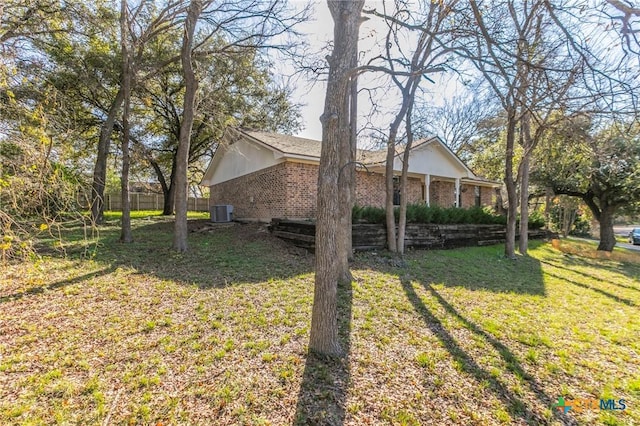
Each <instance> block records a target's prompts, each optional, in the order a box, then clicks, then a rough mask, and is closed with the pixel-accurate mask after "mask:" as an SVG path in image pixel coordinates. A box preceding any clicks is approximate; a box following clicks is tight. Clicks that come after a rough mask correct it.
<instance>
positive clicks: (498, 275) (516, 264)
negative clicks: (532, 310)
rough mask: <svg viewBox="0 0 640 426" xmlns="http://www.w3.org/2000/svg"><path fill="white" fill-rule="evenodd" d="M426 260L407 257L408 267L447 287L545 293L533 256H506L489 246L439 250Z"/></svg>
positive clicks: (529, 293)
mask: <svg viewBox="0 0 640 426" xmlns="http://www.w3.org/2000/svg"><path fill="white" fill-rule="evenodd" d="M409 259H411V258H409ZM428 260H429V261H428V262H426V261H425V260H424V259H420V260H418V262H415V263H411V260H410V270H411V271H412V272H413V273H414V274H415V275H416V276H420V277H421V278H423V280H428V281H430V282H436V283H442V284H444V285H445V286H447V287H463V288H465V289H467V290H471V291H489V292H492V293H514V294H526V295H534V296H544V295H545V294H546V290H545V285H544V280H543V277H542V269H541V267H540V262H539V261H538V260H537V259H534V258H532V257H528V256H524V257H518V258H517V260H510V259H505V258H504V256H503V255H502V252H500V253H499V254H494V253H492V252H491V248H490V247H489V248H488V247H465V248H458V249H455V250H447V251H440V252H438V253H437V255H435V256H429V259H428ZM451 277H455V278H456V279H455V280H452V279H451Z"/></svg>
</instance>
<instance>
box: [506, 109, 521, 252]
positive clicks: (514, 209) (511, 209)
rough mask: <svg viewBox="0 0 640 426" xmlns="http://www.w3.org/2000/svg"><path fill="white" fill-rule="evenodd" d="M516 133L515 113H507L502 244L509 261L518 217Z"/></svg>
mask: <svg viewBox="0 0 640 426" xmlns="http://www.w3.org/2000/svg"><path fill="white" fill-rule="evenodd" d="M515 131H516V117H515V111H513V110H512V111H509V113H508V119H507V149H506V156H505V173H504V183H505V185H506V187H507V202H508V205H507V232H506V241H505V244H504V255H505V257H507V258H509V259H515V258H516V220H517V215H518V197H517V193H516V182H515V180H514V178H513V148H514V141H515Z"/></svg>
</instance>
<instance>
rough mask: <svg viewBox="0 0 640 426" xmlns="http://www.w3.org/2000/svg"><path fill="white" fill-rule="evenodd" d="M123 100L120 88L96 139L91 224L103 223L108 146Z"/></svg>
mask: <svg viewBox="0 0 640 426" xmlns="http://www.w3.org/2000/svg"><path fill="white" fill-rule="evenodd" d="M123 100H124V92H123V90H122V86H120V88H119V89H118V93H117V94H116V97H115V98H114V99H113V102H112V103H111V106H110V107H109V111H108V112H107V119H106V120H105V122H104V123H102V126H100V137H99V139H98V152H97V155H96V165H95V167H94V169H93V183H92V185H91V220H92V221H93V223H96V224H100V223H103V222H104V185H105V182H106V180H107V158H108V156H109V145H110V143H111V133H113V126H114V124H115V122H116V119H117V118H118V111H119V110H120V106H122V102H123Z"/></svg>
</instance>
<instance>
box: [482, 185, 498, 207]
mask: <svg viewBox="0 0 640 426" xmlns="http://www.w3.org/2000/svg"><path fill="white" fill-rule="evenodd" d="M480 204H481V205H482V207H493V206H494V205H495V204H496V190H495V189H494V188H488V187H486V186H483V187H482V189H480Z"/></svg>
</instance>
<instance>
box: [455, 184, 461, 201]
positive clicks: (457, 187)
mask: <svg viewBox="0 0 640 426" xmlns="http://www.w3.org/2000/svg"><path fill="white" fill-rule="evenodd" d="M455 206H456V207H460V178H456V202H455Z"/></svg>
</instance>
